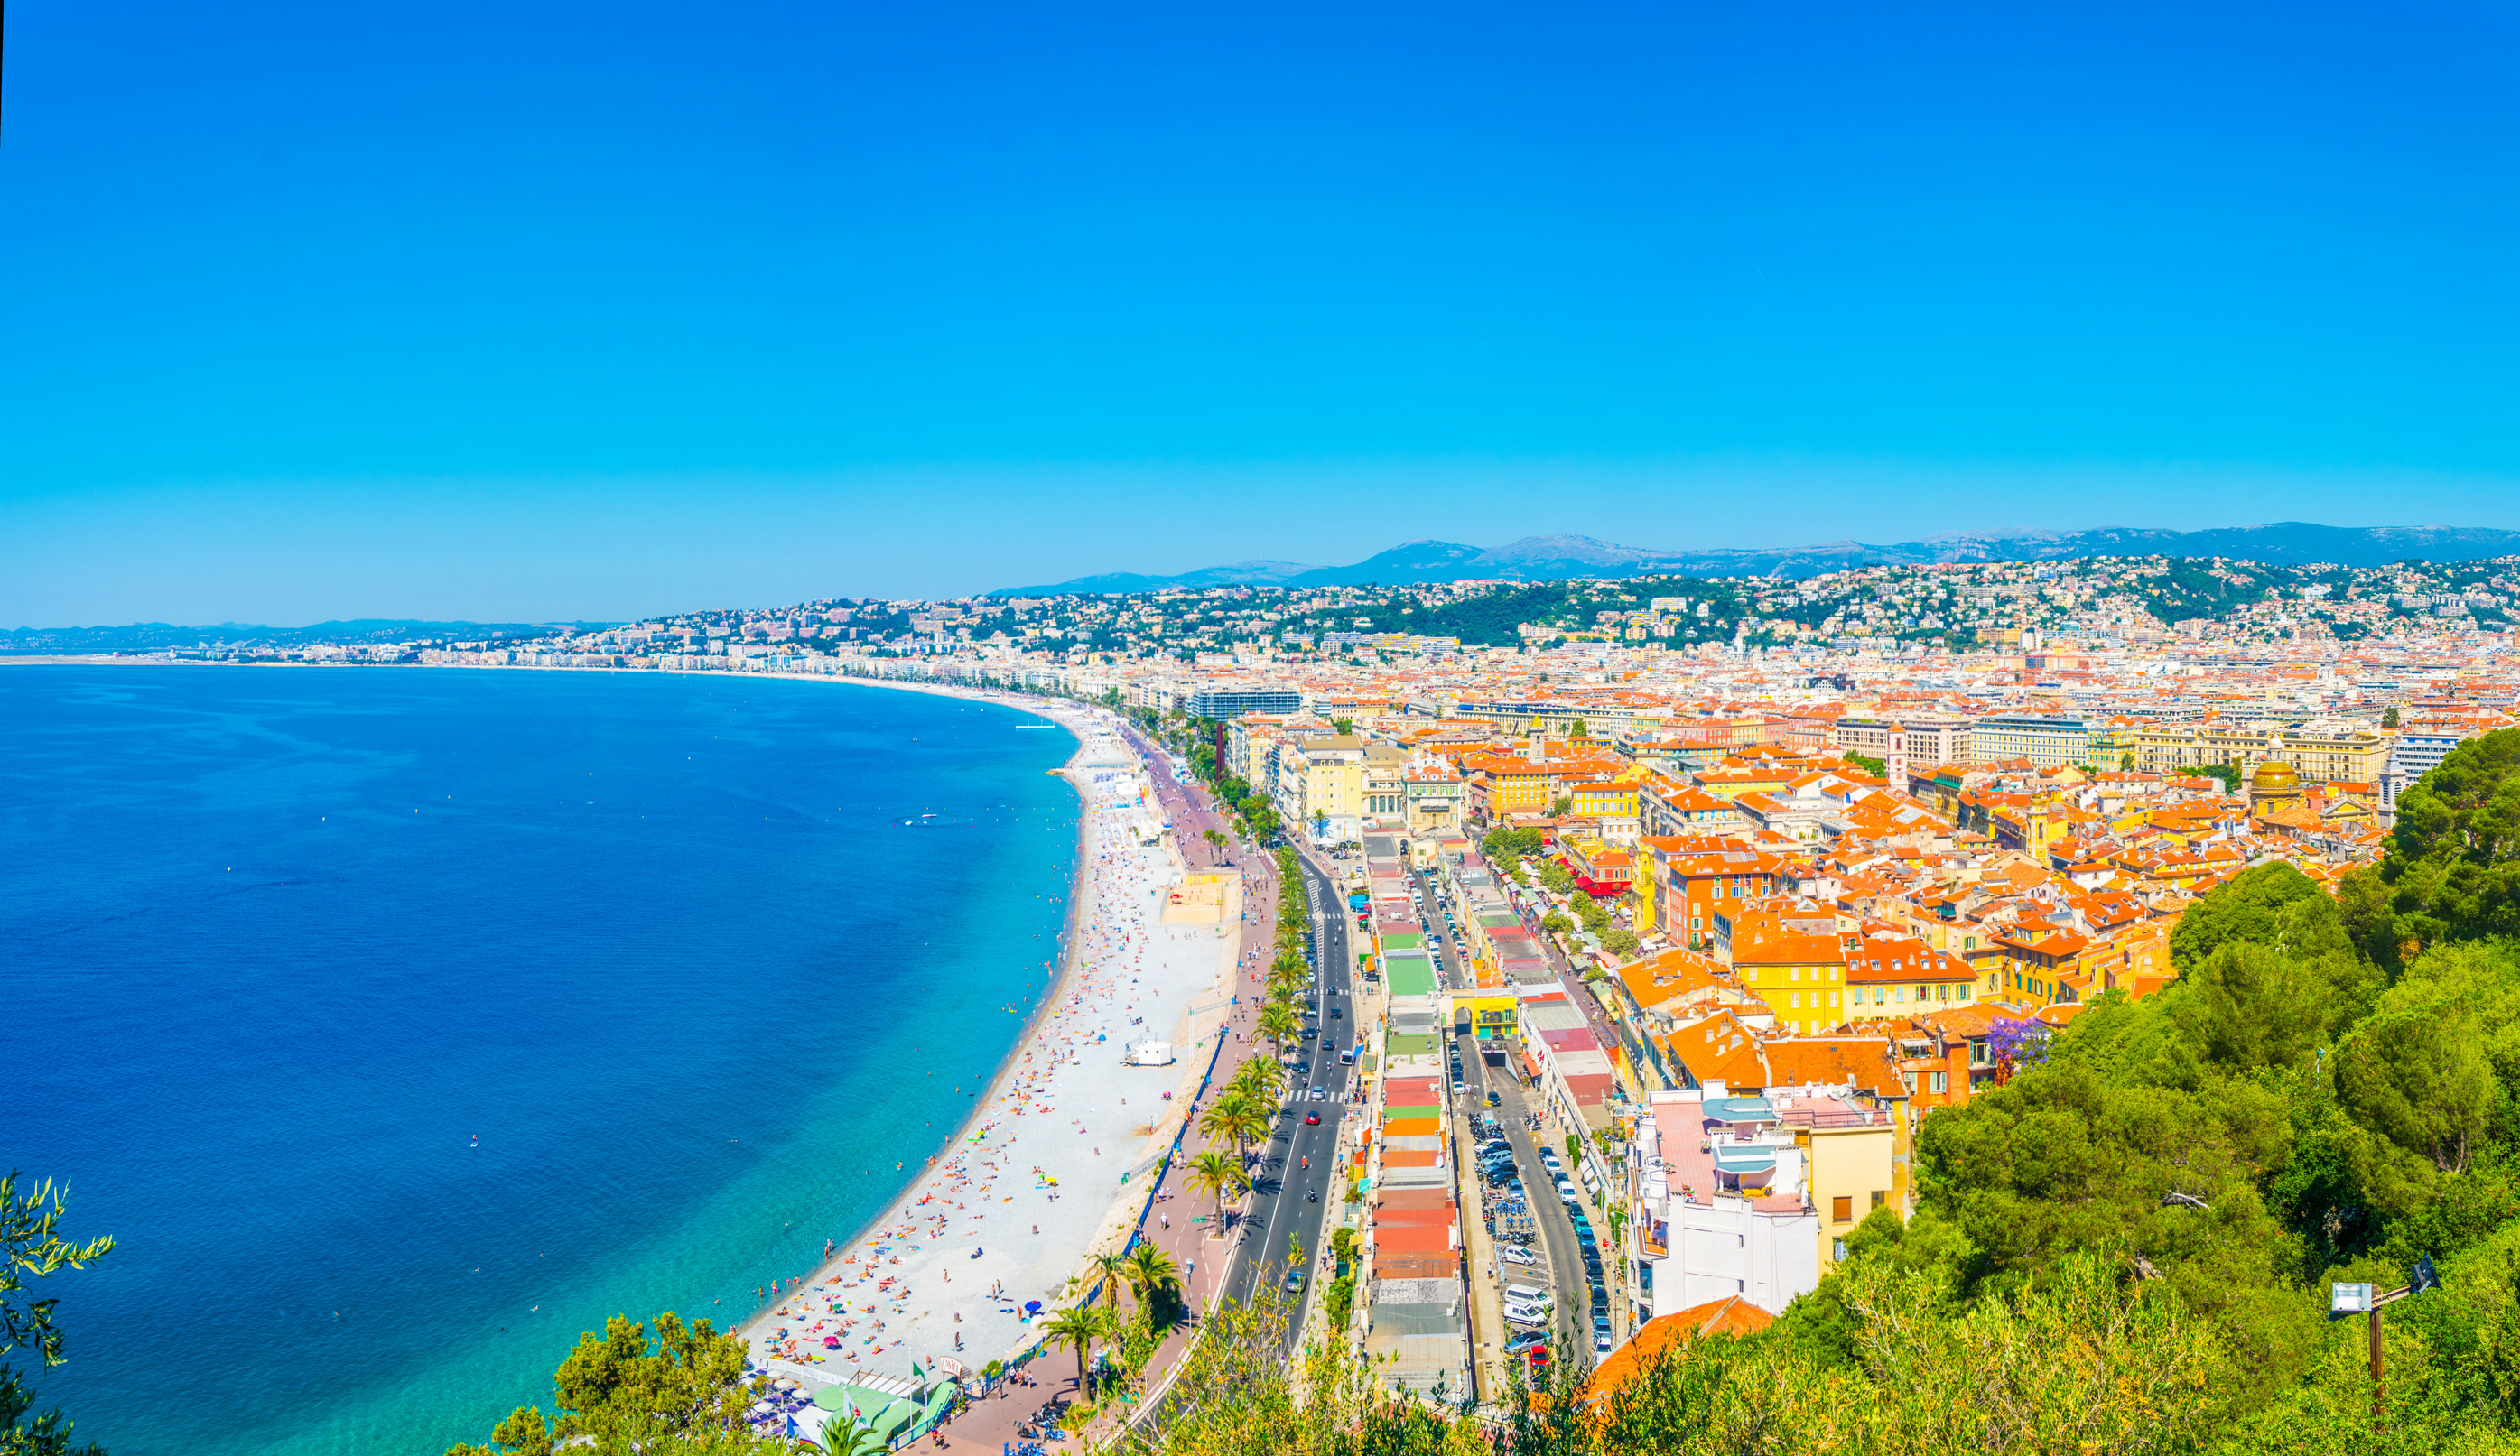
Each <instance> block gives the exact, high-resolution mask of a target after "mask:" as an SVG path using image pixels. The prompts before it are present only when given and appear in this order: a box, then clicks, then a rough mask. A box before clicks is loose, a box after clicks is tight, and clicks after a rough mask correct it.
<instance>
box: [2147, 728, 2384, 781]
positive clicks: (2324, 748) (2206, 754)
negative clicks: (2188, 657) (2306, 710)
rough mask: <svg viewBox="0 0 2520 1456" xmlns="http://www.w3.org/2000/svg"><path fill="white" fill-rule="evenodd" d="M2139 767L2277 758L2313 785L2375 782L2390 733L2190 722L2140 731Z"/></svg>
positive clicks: (2175, 768) (2150, 769)
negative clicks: (2269, 729)
mask: <svg viewBox="0 0 2520 1456" xmlns="http://www.w3.org/2000/svg"><path fill="white" fill-rule="evenodd" d="M2134 738H2135V743H2136V752H2137V755H2138V767H2139V768H2140V769H2141V770H2142V771H2143V772H2146V773H2175V772H2180V771H2181V770H2183V769H2200V768H2203V767H2205V766H2206V765H2208V764H2237V765H2240V766H2242V767H2243V768H2246V767H2250V766H2253V765H2256V764H2260V763H2264V762H2267V761H2268V760H2273V761H2274V762H2276V763H2281V764H2286V765H2289V766H2291V768H2292V770H2293V772H2296V773H2299V774H2300V775H2301V776H2302V778H2303V779H2304V780H2306V781H2308V782H2311V783H2335V782H2340V781H2341V782H2346V783H2373V782H2376V781H2378V779H2379V777H2380V770H2381V769H2382V768H2383V767H2385V766H2386V765H2387V764H2388V761H2389V745H2390V743H2391V741H2392V735H2390V734H2387V733H2372V732H2334V733H2312V732H2267V731H2265V730H2263V729H2258V728H2241V727H2240V726H2238V725H2237V724H2220V723H2188V724H2174V725H2166V726H2163V727H2159V728H2138V729H2137V730H2136V731H2135V733H2134Z"/></svg>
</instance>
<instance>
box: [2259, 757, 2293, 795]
mask: <svg viewBox="0 0 2520 1456" xmlns="http://www.w3.org/2000/svg"><path fill="white" fill-rule="evenodd" d="M2249 787H2250V788H2252V789H2256V790H2258V791H2260V792H2264V791H2266V790H2268V789H2297V788H2299V787H2301V774H2299V773H2298V772H2294V770H2293V767H2292V765H2290V764H2287V763H2284V762H2282V761H2281V760H2279V759H2269V760H2267V761H2266V762H2265V763H2263V764H2260V765H2258V772H2255V773H2252V774H2250V775H2249Z"/></svg>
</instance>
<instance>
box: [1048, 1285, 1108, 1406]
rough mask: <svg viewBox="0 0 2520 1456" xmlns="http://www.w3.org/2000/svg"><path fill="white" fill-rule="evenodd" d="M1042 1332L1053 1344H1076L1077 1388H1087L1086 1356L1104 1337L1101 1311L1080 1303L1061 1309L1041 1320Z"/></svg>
mask: <svg viewBox="0 0 2520 1456" xmlns="http://www.w3.org/2000/svg"><path fill="white" fill-rule="evenodd" d="M1041 1332H1042V1333H1043V1334H1044V1335H1047V1336H1049V1337H1050V1343H1051V1344H1053V1345H1072V1346H1076V1389H1077V1390H1084V1389H1085V1358H1086V1356H1088V1355H1090V1354H1092V1353H1093V1352H1094V1342H1095V1341H1097V1340H1100V1339H1102V1317H1101V1311H1099V1310H1094V1309H1088V1308H1086V1307H1085V1306H1084V1305H1082V1304H1079V1305H1076V1306H1075V1307H1073V1308H1068V1309H1061V1310H1060V1311H1058V1312H1057V1314H1054V1315H1052V1316H1051V1317H1050V1318H1048V1319H1046V1320H1043V1321H1042V1322H1041Z"/></svg>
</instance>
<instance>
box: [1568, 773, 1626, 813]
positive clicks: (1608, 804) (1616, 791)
mask: <svg viewBox="0 0 2520 1456" xmlns="http://www.w3.org/2000/svg"><path fill="white" fill-rule="evenodd" d="M1568 797H1569V798H1571V799H1573V800H1574V804H1573V806H1572V808H1573V811H1574V813H1575V815H1576V816H1578V817H1579V818H1598V819H1606V818H1630V819H1632V818H1635V817H1636V816H1637V786H1636V785H1635V784H1633V783H1604V782H1598V781H1596V782H1593V783H1579V784H1577V785H1575V786H1574V788H1573V789H1572V790H1570V791H1569V793H1568Z"/></svg>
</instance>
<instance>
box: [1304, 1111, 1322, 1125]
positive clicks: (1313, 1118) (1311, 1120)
mask: <svg viewBox="0 0 2520 1456" xmlns="http://www.w3.org/2000/svg"><path fill="white" fill-rule="evenodd" d="M1304 1125H1305V1126H1307V1127H1318V1126H1320V1125H1322V1115H1321V1114H1320V1113H1317V1112H1314V1113H1306V1114H1305V1115H1304Z"/></svg>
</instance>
